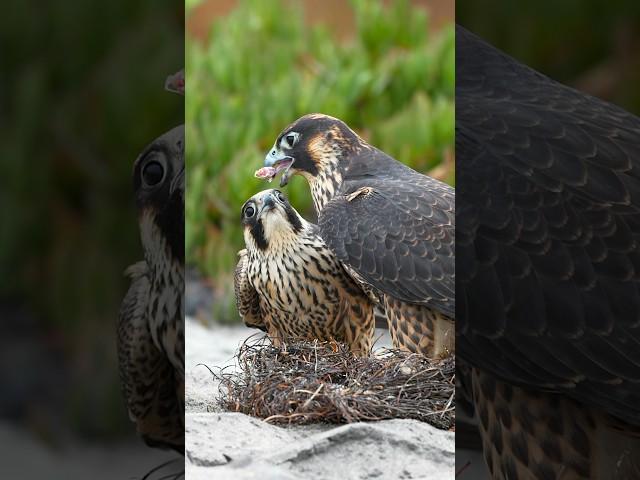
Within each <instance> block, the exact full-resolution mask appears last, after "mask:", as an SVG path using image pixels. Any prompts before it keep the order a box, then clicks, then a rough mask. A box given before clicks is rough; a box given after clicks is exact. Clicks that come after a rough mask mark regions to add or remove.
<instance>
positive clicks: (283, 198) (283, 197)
mask: <svg viewBox="0 0 640 480" xmlns="http://www.w3.org/2000/svg"><path fill="white" fill-rule="evenodd" d="M276 197H277V198H278V200H280V201H281V202H282V203H284V202H286V201H287V197H285V196H284V195H283V193H282V192H281V191H280V190H276Z"/></svg>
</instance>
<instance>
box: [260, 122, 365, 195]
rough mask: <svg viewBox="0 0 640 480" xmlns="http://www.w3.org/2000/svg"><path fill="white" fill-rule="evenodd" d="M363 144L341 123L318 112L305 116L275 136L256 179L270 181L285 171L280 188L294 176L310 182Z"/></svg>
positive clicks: (336, 166)
mask: <svg viewBox="0 0 640 480" xmlns="http://www.w3.org/2000/svg"><path fill="white" fill-rule="evenodd" d="M364 145H366V144H365V142H364V141H363V140H362V139H361V138H360V137H359V136H358V135H357V134H356V133H355V132H354V131H353V130H351V129H350V128H349V127H348V126H347V124H346V123H344V122H343V121H342V120H338V119H337V118H334V117H330V116H328V115H323V114H320V113H312V114H309V115H305V116H304V117H301V118H299V119H298V120H296V121H295V122H293V123H292V124H291V125H289V126H288V127H287V128H285V129H284V130H283V131H282V132H281V133H280V135H278V138H277V139H276V142H275V143H274V145H273V148H272V149H271V150H270V151H269V153H268V154H267V156H266V157H265V159H264V165H265V168H262V169H260V170H258V172H256V176H257V177H258V178H266V179H268V180H272V179H273V178H274V177H275V176H276V175H277V174H278V173H280V172H281V171H284V173H283V175H282V178H281V180H280V186H281V187H283V186H285V185H286V184H287V183H288V182H289V178H290V177H291V175H295V174H300V175H303V176H304V177H306V178H307V180H308V181H309V183H313V182H314V181H315V179H316V178H317V177H318V176H319V175H320V174H321V173H324V174H325V176H326V175H327V174H328V173H330V171H331V170H335V169H337V168H339V165H338V164H339V162H340V159H341V158H343V157H345V156H346V155H347V154H349V153H351V152H353V151H357V150H359V149H360V148H362V146H364Z"/></svg>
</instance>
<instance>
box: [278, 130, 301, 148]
mask: <svg viewBox="0 0 640 480" xmlns="http://www.w3.org/2000/svg"><path fill="white" fill-rule="evenodd" d="M299 136H300V135H299V134H298V133H296V132H293V133H288V134H287V135H285V136H284V137H283V138H282V141H281V144H283V145H282V146H283V147H285V148H293V146H294V145H295V144H296V142H297V141H298V137H299Z"/></svg>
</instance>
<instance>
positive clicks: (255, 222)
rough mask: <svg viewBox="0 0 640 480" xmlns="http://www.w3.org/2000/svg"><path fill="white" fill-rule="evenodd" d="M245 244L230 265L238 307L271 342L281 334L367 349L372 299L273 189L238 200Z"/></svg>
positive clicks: (358, 351) (372, 322)
mask: <svg viewBox="0 0 640 480" xmlns="http://www.w3.org/2000/svg"><path fill="white" fill-rule="evenodd" d="M241 216H242V225H243V227H244V240H245V244H246V249H245V250H241V251H240V254H239V255H240V259H239V262H238V265H237V267H236V272H235V282H234V285H235V294H236V302H237V306H238V311H239V312H240V315H241V316H242V318H243V319H244V322H245V323H246V324H247V325H248V326H250V327H255V328H261V329H263V330H265V331H266V332H267V333H268V334H269V336H270V337H271V338H272V341H273V343H274V344H275V345H280V344H281V342H282V341H283V340H286V339H287V338H299V339H306V340H313V339H318V340H323V341H329V340H336V341H340V342H344V343H346V344H347V345H348V346H349V348H350V350H351V351H352V352H353V353H354V354H357V355H368V354H369V352H370V350H371V345H372V340H373V333H374V328H375V319H374V313H373V304H372V303H371V301H370V300H369V298H368V297H367V296H366V295H365V293H364V292H363V291H362V290H361V289H360V287H359V286H358V285H357V284H356V283H355V282H354V281H353V280H352V278H351V277H350V276H349V275H348V274H347V272H346V271H345V270H344V268H343V267H342V264H341V263H340V261H339V260H338V259H337V258H336V256H335V255H334V254H333V252H332V251H331V250H330V249H329V248H328V247H327V245H326V244H325V242H324V241H323V240H322V238H321V237H320V235H318V227H317V226H316V225H314V224H311V223H309V222H307V221H306V220H305V219H303V218H302V217H301V216H300V215H299V214H298V212H297V211H296V210H294V208H293V207H292V206H291V205H290V204H289V202H288V200H287V198H286V197H285V196H284V194H282V192H280V191H278V190H265V191H263V192H260V193H258V194H256V195H254V196H253V197H251V198H250V199H249V200H247V202H246V203H245V204H244V206H243V207H242V214H241Z"/></svg>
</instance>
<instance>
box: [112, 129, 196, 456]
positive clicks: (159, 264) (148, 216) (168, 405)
mask: <svg viewBox="0 0 640 480" xmlns="http://www.w3.org/2000/svg"><path fill="white" fill-rule="evenodd" d="M133 181H134V189H135V198H136V205H137V208H138V220H139V224H140V237H141V241H142V246H143V249H144V260H143V261H141V262H138V263H136V264H134V265H132V266H131V267H129V268H128V269H127V274H128V275H129V276H130V277H131V286H130V287H129V291H128V292H127V294H126V296H125V298H124V300H123V302H122V306H121V309H120V318H119V322H118V338H117V342H118V344H117V346H118V361H119V368H120V378H121V382H122V386H123V391H124V396H125V399H126V402H127V407H128V410H129V415H130V417H131V420H132V421H134V422H135V424H136V427H137V430H138V432H139V433H140V435H141V436H142V438H143V439H144V440H145V442H146V443H147V444H149V445H150V446H154V447H162V448H171V449H174V450H176V451H178V452H180V453H181V454H184V126H179V127H176V128H174V129H173V130H170V131H169V132H167V133H166V134H164V135H163V136H161V137H160V138H158V139H156V140H155V141H154V142H152V143H151V145H149V146H148V147H147V148H146V149H145V151H144V152H143V153H142V154H141V155H140V156H139V157H138V159H137V160H136V162H135V166H134V172H133Z"/></svg>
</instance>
